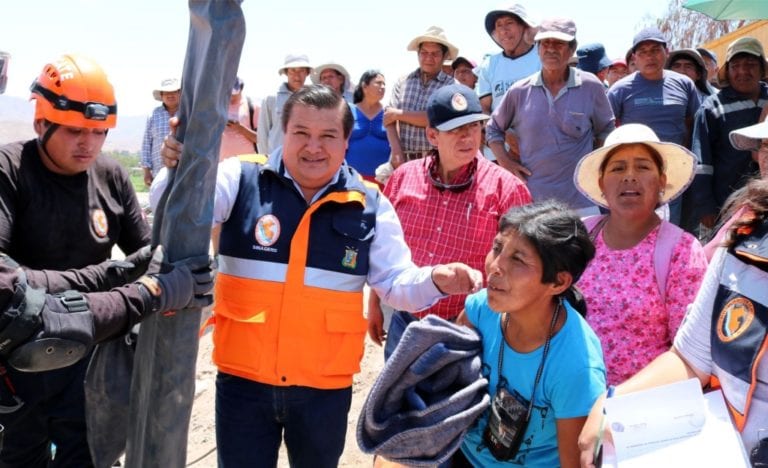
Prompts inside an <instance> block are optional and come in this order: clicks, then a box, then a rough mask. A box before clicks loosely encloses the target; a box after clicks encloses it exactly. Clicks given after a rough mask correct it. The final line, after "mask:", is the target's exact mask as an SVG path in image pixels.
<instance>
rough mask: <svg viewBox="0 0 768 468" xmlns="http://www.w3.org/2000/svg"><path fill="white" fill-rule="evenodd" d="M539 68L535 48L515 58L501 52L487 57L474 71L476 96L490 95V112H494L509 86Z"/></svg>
mask: <svg viewBox="0 0 768 468" xmlns="http://www.w3.org/2000/svg"><path fill="white" fill-rule="evenodd" d="M540 68H541V61H540V60H539V50H538V48H537V47H536V46H533V47H532V48H531V50H529V51H528V52H526V53H525V54H523V55H521V56H520V57H517V58H510V57H507V56H505V55H504V53H503V52H499V53H498V54H493V55H489V56H487V57H485V58H484V59H483V62H482V63H481V64H480V65H479V66H478V67H477V69H476V70H475V71H476V72H477V85H476V88H477V95H478V96H479V97H481V98H482V97H485V96H488V95H490V96H491V110H494V109H496V106H498V105H499V102H500V101H501V98H503V97H504V93H506V92H507V89H509V87H510V86H512V85H513V84H515V82H516V81H518V80H522V79H523V78H526V77H528V76H530V75H532V74H533V73H535V72H537V71H539V69H540Z"/></svg>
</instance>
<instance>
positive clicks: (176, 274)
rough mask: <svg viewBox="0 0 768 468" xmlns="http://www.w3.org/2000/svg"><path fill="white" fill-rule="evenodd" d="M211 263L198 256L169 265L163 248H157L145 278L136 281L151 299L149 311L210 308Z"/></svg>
mask: <svg viewBox="0 0 768 468" xmlns="http://www.w3.org/2000/svg"><path fill="white" fill-rule="evenodd" d="M211 262H212V260H211V257H209V256H208V255H201V256H198V257H190V258H187V259H184V260H180V261H178V262H174V263H173V264H171V263H168V262H167V261H166V260H165V249H163V246H161V245H159V246H157V248H156V249H155V252H154V254H153V255H152V261H151V262H150V263H149V267H148V268H147V273H146V275H145V276H143V277H141V278H140V279H139V283H141V284H142V285H143V286H145V287H146V288H147V290H148V291H149V293H150V295H151V304H150V307H151V310H152V311H153V312H158V311H163V312H164V311H167V310H181V309H186V308H190V307H196V308H201V307H206V306H209V305H211V303H212V302H213V295H212V294H211V289H212V288H213V272H212V270H211Z"/></svg>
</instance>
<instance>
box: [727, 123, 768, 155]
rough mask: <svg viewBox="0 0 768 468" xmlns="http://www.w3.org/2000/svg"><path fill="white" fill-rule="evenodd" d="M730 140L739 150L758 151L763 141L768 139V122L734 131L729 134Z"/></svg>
mask: <svg viewBox="0 0 768 468" xmlns="http://www.w3.org/2000/svg"><path fill="white" fill-rule="evenodd" d="M728 138H729V139H730V140H731V144H732V145H733V147H734V148H736V149H737V150H742V151H757V150H759V149H760V145H761V144H762V142H763V140H766V139H768V120H765V121H763V122H760V123H758V124H755V125H750V126H749V127H744V128H739V129H737V130H733V131H731V133H730V134H728Z"/></svg>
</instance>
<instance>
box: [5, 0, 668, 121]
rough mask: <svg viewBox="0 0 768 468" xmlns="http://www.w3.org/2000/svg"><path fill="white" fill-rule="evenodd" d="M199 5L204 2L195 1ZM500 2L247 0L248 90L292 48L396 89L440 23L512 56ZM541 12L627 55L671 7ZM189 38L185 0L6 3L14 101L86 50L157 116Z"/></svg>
mask: <svg viewBox="0 0 768 468" xmlns="http://www.w3.org/2000/svg"><path fill="white" fill-rule="evenodd" d="M193 1H194V0H193ZM512 3H513V1H510V2H501V3H499V1H498V0H470V1H464V2H462V1H460V0H453V1H442V0H441V1H435V0H407V1H406V0H389V1H387V2H365V1H350V0H326V1H324V2H319V1H316V0H312V1H310V0H292V1H274V0H245V2H243V4H242V7H243V12H244V14H245V19H246V27H247V34H246V39H245V45H244V48H243V54H242V59H241V62H240V73H239V74H240V76H241V77H242V78H243V80H244V81H245V90H244V91H245V93H246V94H248V95H251V96H253V97H256V98H262V97H264V96H265V95H267V94H271V93H273V92H274V91H275V90H276V88H277V86H278V85H279V84H280V83H281V81H282V80H281V77H279V76H278V74H277V69H278V68H279V66H280V65H282V63H283V59H284V57H285V54H286V53H289V52H293V51H296V52H303V53H306V54H308V55H309V58H310V60H311V61H312V62H313V63H322V62H326V61H335V62H338V63H341V64H342V65H344V66H345V67H346V68H347V69H348V70H349V72H350V73H351V75H352V80H353V81H354V82H357V80H358V78H359V77H360V74H361V73H362V72H363V71H365V70H366V69H368V68H378V69H380V70H382V71H383V72H384V74H385V76H386V79H387V85H392V84H394V82H395V80H396V79H397V77H398V76H400V75H402V74H405V73H407V72H409V71H411V70H413V69H415V68H416V66H417V60H416V54H415V53H414V52H407V51H406V46H407V44H408V42H410V40H411V39H412V38H413V37H415V36H417V35H419V34H421V33H423V32H424V31H426V29H427V28H428V27H429V26H431V25H436V26H441V27H442V28H443V29H445V31H446V34H447V37H448V40H449V41H451V42H452V43H454V44H455V45H456V46H457V47H458V48H459V53H460V54H461V55H465V56H468V57H470V58H473V59H475V60H480V58H482V56H483V55H484V54H485V53H489V52H490V53H496V52H498V51H499V50H500V49H499V48H498V47H497V46H496V44H494V43H493V41H492V40H491V38H490V37H489V36H488V34H486V32H485V27H484V26H483V19H484V18H485V14H486V13H487V12H488V11H490V10H492V9H495V8H497V7H499V6H500V5H507V4H512ZM522 3H523V4H524V5H526V7H528V10H529V11H530V12H531V13H533V14H534V15H535V16H536V17H539V18H542V17H548V16H566V17H571V18H573V19H574V21H575V22H576V27H577V29H578V31H577V35H576V36H577V39H578V40H579V43H580V44H587V43H589V42H602V43H604V44H605V46H606V49H607V52H608V55H609V56H610V57H621V56H623V55H624V52H625V51H626V49H627V48H628V47H629V46H630V45H631V42H632V36H633V35H634V34H635V32H636V31H637V29H638V25H639V24H640V23H641V22H642V20H643V18H644V17H645V16H647V15H650V16H652V17H658V16H660V15H661V14H663V13H664V11H665V10H666V8H667V5H668V3H669V0H633V1H625V0H538V1H536V2H533V1H528V2H522ZM188 31H189V13H188V3H187V2H186V1H184V0H64V1H62V0H25V1H6V2H3V6H2V7H0V50H4V51H7V52H10V53H11V54H12V59H11V63H10V69H9V73H10V77H9V80H8V88H7V90H6V94H8V95H11V96H20V97H28V95H29V92H28V87H29V84H30V83H31V82H32V80H33V79H34V78H35V77H37V75H38V74H39V72H40V70H41V69H42V66H43V65H44V64H45V63H46V62H47V61H48V60H50V59H52V58H54V57H56V56H58V55H61V54H63V53H68V52H78V53H83V54H86V55H89V56H91V57H93V58H94V59H96V60H97V61H98V62H99V63H100V64H101V65H102V66H103V67H104V69H105V70H106V71H107V74H108V75H109V78H110V81H111V82H112V83H113V85H114V86H115V90H116V93H117V99H118V106H119V113H120V114H121V115H146V114H148V113H149V112H150V111H151V110H152V108H153V107H154V106H156V105H157V103H156V101H154V100H153V99H152V96H151V90H152V88H153V87H155V86H156V85H157V84H158V83H159V81H160V80H161V79H162V78H163V77H165V76H172V75H178V74H180V73H181V70H182V67H183V63H184V54H185V52H186V44H187V35H188Z"/></svg>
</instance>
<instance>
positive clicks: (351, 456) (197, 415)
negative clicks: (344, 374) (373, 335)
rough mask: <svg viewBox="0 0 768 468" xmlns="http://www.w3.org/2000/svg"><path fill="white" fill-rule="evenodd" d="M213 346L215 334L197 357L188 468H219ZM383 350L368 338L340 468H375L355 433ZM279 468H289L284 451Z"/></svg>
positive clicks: (202, 341) (204, 340)
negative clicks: (217, 466)
mask: <svg viewBox="0 0 768 468" xmlns="http://www.w3.org/2000/svg"><path fill="white" fill-rule="evenodd" d="M212 348H213V344H212V341H211V334H210V333H207V334H206V335H205V336H203V337H202V338H201V339H200V351H199V352H198V355H197V382H196V388H195V403H194V406H193V408H192V420H191V422H190V424H189V442H188V444H187V466H190V467H194V468H215V467H216V432H215V429H214V417H215V416H214V398H215V396H214V394H215V387H216V386H215V376H216V367H215V366H214V365H213V364H212V363H211V350H212ZM383 363H384V355H383V351H382V348H381V347H379V346H376V345H375V344H373V343H372V342H371V341H370V340H369V339H368V338H366V342H365V357H364V358H363V362H362V364H361V369H362V371H361V372H360V373H359V374H357V375H356V376H355V381H354V384H353V387H352V409H351V410H350V412H349V421H348V423H347V442H346V445H345V447H344V454H343V455H342V457H341V460H340V462H339V466H346V467H368V466H372V464H373V457H372V456H370V455H366V454H364V453H362V452H361V451H360V449H359V448H358V447H357V439H356V436H355V430H356V427H357V417H358V415H359V414H360V409H361V408H362V406H363V402H364V401H365V397H366V396H367V395H368V390H369V389H370V388H371V386H372V385H373V382H374V381H375V380H376V376H377V375H378V374H379V372H380V371H381V369H382V367H383ZM278 467H281V468H282V467H288V457H287V455H286V454H285V450H284V449H282V450H281V454H280V460H279V462H278Z"/></svg>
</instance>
